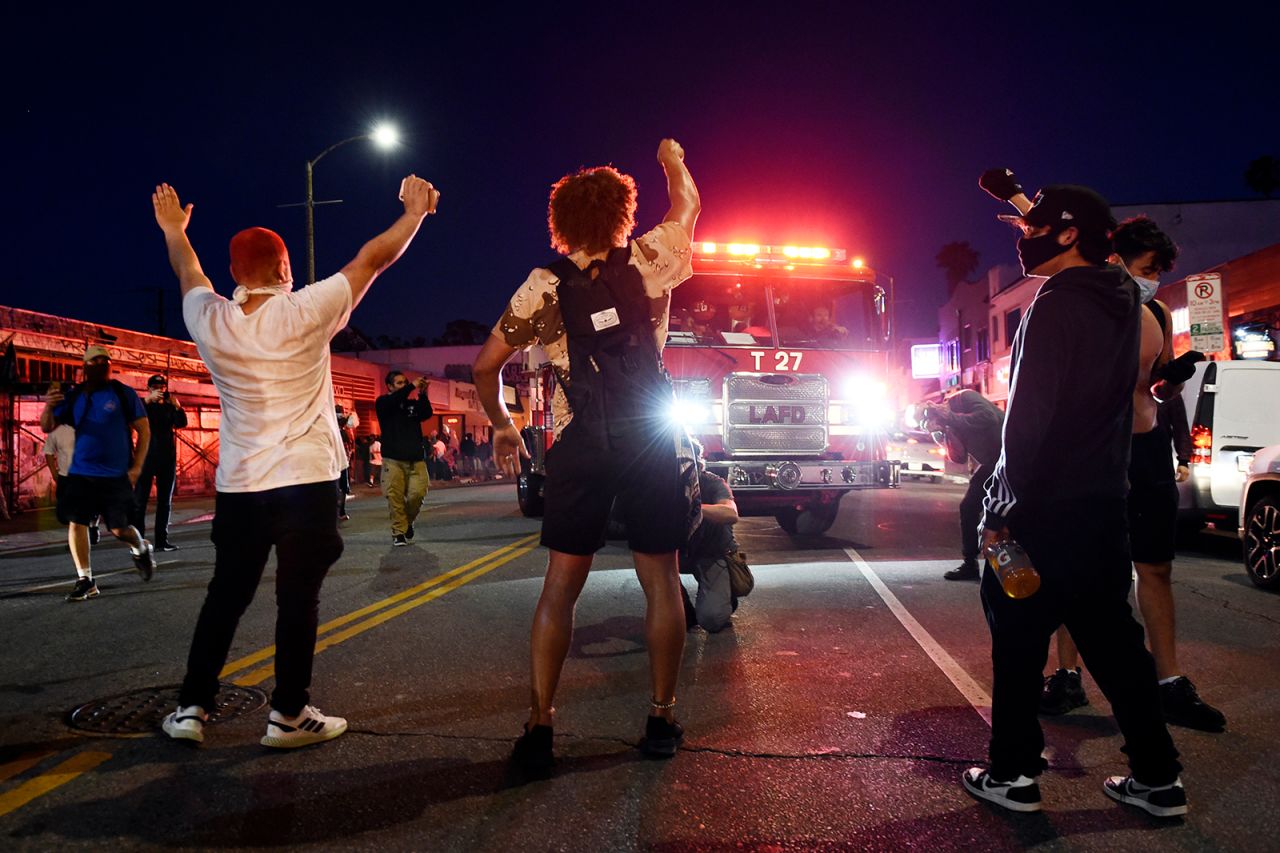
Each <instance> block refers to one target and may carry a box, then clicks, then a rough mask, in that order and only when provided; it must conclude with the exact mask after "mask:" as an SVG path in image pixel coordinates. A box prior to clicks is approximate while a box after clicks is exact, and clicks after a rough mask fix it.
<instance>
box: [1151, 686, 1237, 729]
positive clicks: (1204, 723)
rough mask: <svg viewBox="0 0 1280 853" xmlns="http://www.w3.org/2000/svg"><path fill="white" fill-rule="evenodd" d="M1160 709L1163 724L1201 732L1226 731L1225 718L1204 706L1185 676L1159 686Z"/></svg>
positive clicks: (1210, 706) (1218, 712)
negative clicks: (1163, 720)
mask: <svg viewBox="0 0 1280 853" xmlns="http://www.w3.org/2000/svg"><path fill="white" fill-rule="evenodd" d="M1160 707H1161V709H1162V710H1163V711H1164V719H1165V722H1166V723H1172V724H1173V725H1175V726H1186V727H1187V728H1189V729H1199V730H1200V731H1202V732H1223V731H1226V729H1227V718H1226V717H1225V716H1224V715H1223V713H1222V712H1221V711H1219V710H1218V709H1217V708H1215V707H1213V706H1212V705H1207V704H1205V702H1204V700H1203V699H1201V698H1200V694H1199V693H1197V692H1196V686H1195V685H1194V684H1192V683H1191V679H1189V678H1187V677H1186V676H1185V675H1180V676H1178V677H1177V678H1176V679H1174V680H1173V681H1170V682H1169V683H1168V684H1161V685H1160Z"/></svg>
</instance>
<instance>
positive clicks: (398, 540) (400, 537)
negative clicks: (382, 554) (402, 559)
mask: <svg viewBox="0 0 1280 853" xmlns="http://www.w3.org/2000/svg"><path fill="white" fill-rule="evenodd" d="M391 544H392V545H394V546H395V547H397V548H401V547H404V546H405V545H408V544H409V540H408V539H406V538H405V535H404V534H403V533H397V534H395V535H394V536H392V537H391Z"/></svg>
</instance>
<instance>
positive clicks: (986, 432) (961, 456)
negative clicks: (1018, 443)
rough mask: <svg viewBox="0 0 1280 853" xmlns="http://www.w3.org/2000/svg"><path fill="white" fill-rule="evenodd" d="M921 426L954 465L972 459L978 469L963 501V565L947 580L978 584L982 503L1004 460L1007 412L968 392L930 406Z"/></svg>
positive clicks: (970, 390)
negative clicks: (1002, 443) (993, 474)
mask: <svg viewBox="0 0 1280 853" xmlns="http://www.w3.org/2000/svg"><path fill="white" fill-rule="evenodd" d="M921 425H922V426H924V428H925V429H927V430H928V431H929V432H931V433H934V434H935V438H936V435H937V433H941V434H942V439H943V440H942V442H941V443H942V444H943V446H944V447H946V449H947V455H948V458H949V459H951V461H952V462H960V463H965V462H968V461H969V460H970V459H972V460H973V461H974V463H975V464H976V465H977V466H978V467H977V468H976V469H975V470H974V471H973V473H972V474H971V475H970V476H969V488H968V489H966V490H965V493H964V497H963V498H961V500H960V555H961V558H962V562H961V563H960V565H958V566H956V567H955V568H954V569H951V570H950V571H948V572H944V573H943V575H942V576H943V577H944V578H946V579H947V580H949V581H961V580H977V579H978V577H979V575H980V572H979V571H978V556H979V555H978V537H977V536H975V535H974V531H975V530H977V529H978V522H979V521H981V520H982V499H983V497H984V496H985V495H986V488H987V480H989V479H990V478H991V472H992V471H994V470H995V466H996V460H997V459H999V458H1000V433H1001V430H1002V429H1003V428H1004V412H1002V411H1000V407H999V406H997V405H996V404H995V403H992V402H991V401H990V400H988V399H987V398H986V397H983V396H982V395H981V394H979V393H978V392H977V391H974V390H973V389H971V388H966V389H964V390H963V391H960V392H958V393H955V394H952V395H951V396H950V397H948V398H947V399H946V401H945V402H943V404H942V405H940V406H939V405H933V404H929V405H926V406H925V408H924V412H923V416H922V419H921Z"/></svg>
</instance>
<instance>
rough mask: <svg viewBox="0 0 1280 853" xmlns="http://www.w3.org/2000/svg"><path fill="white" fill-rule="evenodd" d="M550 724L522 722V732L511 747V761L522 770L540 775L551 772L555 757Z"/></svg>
mask: <svg viewBox="0 0 1280 853" xmlns="http://www.w3.org/2000/svg"><path fill="white" fill-rule="evenodd" d="M551 738H552V729H551V726H534V727H533V728H529V724H528V723H525V724H524V734H522V735H520V737H519V738H517V739H516V743H515V746H513V747H512V748H511V762H512V763H513V764H515V765H516V766H517V767H519V768H520V769H521V770H523V771H524V772H526V773H528V774H530V775H534V776H542V775H546V774H547V773H550V772H551V768H552V767H554V766H555V763H556V757H555V755H554V754H553V753H552V751H551Z"/></svg>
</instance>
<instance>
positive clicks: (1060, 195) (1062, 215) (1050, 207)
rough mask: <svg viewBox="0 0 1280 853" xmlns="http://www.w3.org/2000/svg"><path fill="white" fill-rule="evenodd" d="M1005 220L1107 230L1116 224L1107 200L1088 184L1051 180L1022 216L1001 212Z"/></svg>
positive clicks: (1107, 231)
mask: <svg viewBox="0 0 1280 853" xmlns="http://www.w3.org/2000/svg"><path fill="white" fill-rule="evenodd" d="M1000 218H1001V219H1002V220H1004V221H1005V222H1009V223H1013V224H1017V223H1022V224H1025V225H1027V226H1030V227H1032V228H1041V227H1043V226H1045V225H1052V226H1055V227H1057V228H1073V227H1074V228H1079V229H1080V230H1081V231H1091V232H1101V233H1104V234H1105V233H1109V232H1110V231H1111V230H1112V229H1114V228H1115V227H1116V220H1115V217H1114V216H1112V215H1111V204H1110V203H1109V202H1108V201H1107V200H1106V199H1105V198H1103V197H1102V196H1101V195H1099V194H1098V193H1096V192H1094V191H1093V190H1091V189H1089V188H1088V187H1081V186H1077V185H1075V184H1052V185H1050V186H1047V187H1045V188H1043V189H1042V190H1040V192H1038V193H1036V198H1035V202H1033V204H1032V206H1031V209H1030V210H1028V211H1027V213H1026V215H1025V216H1018V215H1016V214H1015V215H1012V216H1001V217H1000Z"/></svg>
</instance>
